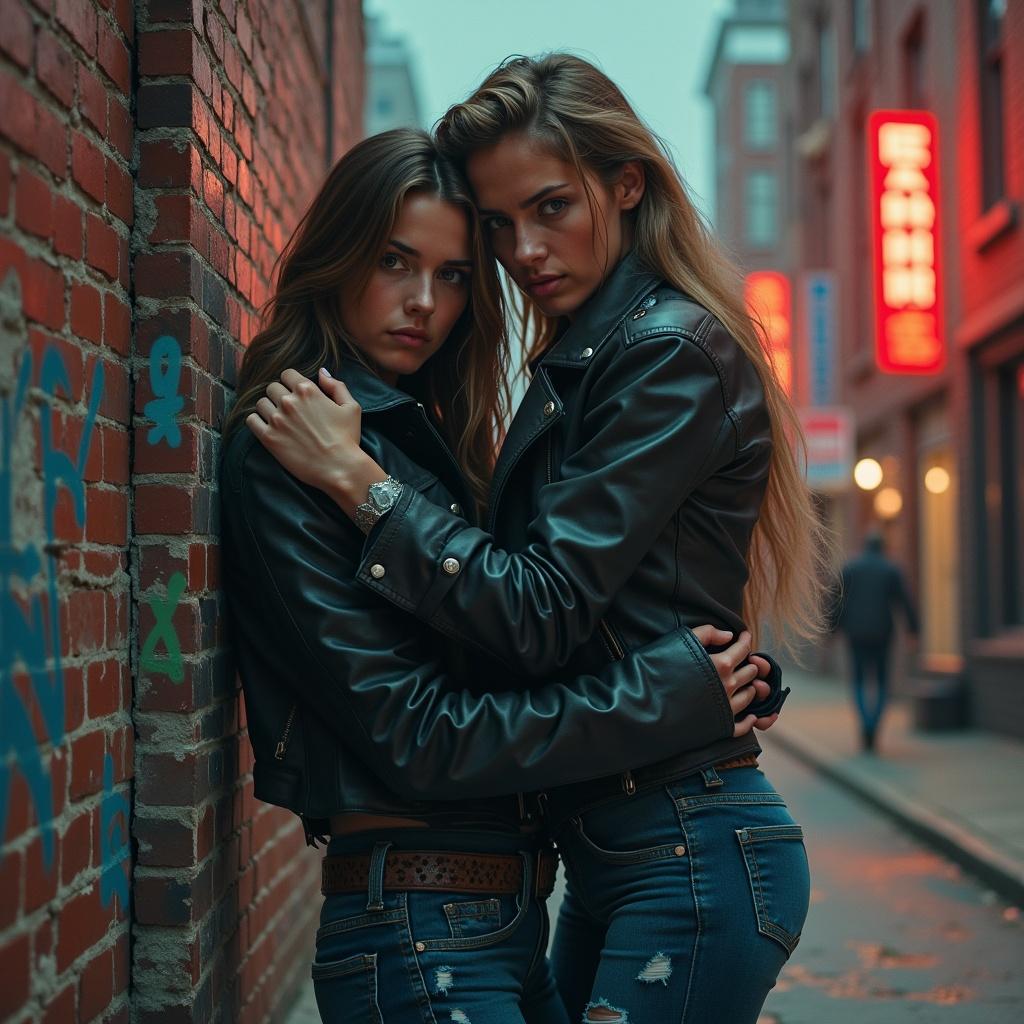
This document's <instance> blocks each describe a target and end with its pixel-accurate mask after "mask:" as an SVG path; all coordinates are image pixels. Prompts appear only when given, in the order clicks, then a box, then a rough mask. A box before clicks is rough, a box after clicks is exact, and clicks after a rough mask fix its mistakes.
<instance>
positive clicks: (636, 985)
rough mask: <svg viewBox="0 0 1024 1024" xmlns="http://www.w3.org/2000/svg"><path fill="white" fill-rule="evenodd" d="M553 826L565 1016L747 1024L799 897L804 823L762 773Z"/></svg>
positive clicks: (681, 784) (694, 783)
mask: <svg viewBox="0 0 1024 1024" xmlns="http://www.w3.org/2000/svg"><path fill="white" fill-rule="evenodd" d="M554 833H555V837H556V840H557V843H558V846H559V850H560V852H561V855H562V860H563V863H564V865H565V871H566V882H567V894H566V898H565V901H564V902H563V904H562V908H561V911H560V914H559V919H558V927H557V930H556V933H555V946H554V952H553V961H554V967H555V975H556V977H557V979H558V986H559V990H560V991H561V993H562V997H563V999H564V1001H565V1005H566V1009H567V1010H568V1012H569V1018H570V1020H572V1021H574V1022H575V1021H580V1020H583V1021H591V1020H594V1021H610V1022H612V1021H617V1022H628V1021H631V1022H633V1024H649V1022H653V1021H673V1022H678V1024H712V1022H721V1024H754V1022H755V1021H756V1020H757V1017H758V1013H759V1011H760V1009H761V1007H762V1005H763V1004H764V1000H765V998H766V997H767V995H768V992H769V991H770V990H771V988H772V987H773V986H774V984H775V981H776V978H777V977H778V974H779V972H780V971H781V970H782V967H783V965H784V964H785V962H786V960H787V959H788V958H789V955H790V953H792V951H793V949H794V948H795V946H796V944H797V941H798V940H799V938H800V931H801V929H802V927H803V923H804V918H805V917H806V916H807V907H808V902H809V898H810V875H809V872H808V867H807V855H806V852H805V850H804V843H803V832H802V831H801V828H800V826H799V825H797V824H796V823H795V822H794V821H793V819H792V817H791V816H790V814H789V811H788V810H787V809H786V805H785V803H784V802H783V800H782V797H780V796H779V795H778V793H776V792H775V790H774V788H773V787H772V785H771V783H770V782H769V781H768V779H767V778H765V776H764V774H763V773H762V772H761V771H760V769H758V768H756V767H741V768H731V769H727V770H726V769H723V770H722V772H721V773H720V774H719V773H718V772H716V771H715V770H714V769H707V770H706V771H705V772H703V773H701V774H697V775H692V776H689V777H687V778H684V779H679V780H677V781H674V782H669V783H667V784H663V785H658V786H652V787H651V788H649V789H646V790H645V789H641V790H639V791H638V792H637V793H636V794H635V795H633V796H628V797H627V796H625V795H623V796H617V797H615V798H613V799H612V800H610V801H607V802H604V803H602V804H600V805H599V806H595V807H592V808H590V809H586V810H583V811H582V812H580V813H578V814H576V815H575V816H573V817H571V818H569V819H568V820H566V821H564V822H563V823H562V824H560V825H558V826H556V828H555V830H554Z"/></svg>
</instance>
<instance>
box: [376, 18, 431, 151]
mask: <svg viewBox="0 0 1024 1024" xmlns="http://www.w3.org/2000/svg"><path fill="white" fill-rule="evenodd" d="M363 126H364V128H365V131H366V134H367V135H376V134H377V133H378V132H386V131H390V130H391V129H392V128H422V127H424V126H423V124H422V114H421V113H420V102H419V94H418V93H417V91H416V77H415V74H414V72H413V65H412V54H411V53H410V52H409V47H408V46H407V45H406V42H405V40H404V39H403V38H402V37H401V36H398V35H394V34H392V33H389V32H388V31H387V30H386V29H385V28H384V24H383V22H382V20H381V19H380V18H379V17H371V18H367V19H366V103H365V107H364V112H363Z"/></svg>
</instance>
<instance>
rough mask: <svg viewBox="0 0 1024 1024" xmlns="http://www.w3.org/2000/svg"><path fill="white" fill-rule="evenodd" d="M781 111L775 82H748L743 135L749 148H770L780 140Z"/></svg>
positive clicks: (744, 104) (745, 92) (744, 97)
mask: <svg viewBox="0 0 1024 1024" xmlns="http://www.w3.org/2000/svg"><path fill="white" fill-rule="evenodd" d="M778 121H779V112H778V104H777V101H776V92H775V83H774V82H772V81H769V80H768V79H764V78H757V79H754V80H753V81H751V82H747V86H746V89H745V90H744V96H743V137H744V140H745V141H746V144H747V147H748V148H749V149H770V148H771V147H772V146H774V145H775V144H776V142H777V141H778Z"/></svg>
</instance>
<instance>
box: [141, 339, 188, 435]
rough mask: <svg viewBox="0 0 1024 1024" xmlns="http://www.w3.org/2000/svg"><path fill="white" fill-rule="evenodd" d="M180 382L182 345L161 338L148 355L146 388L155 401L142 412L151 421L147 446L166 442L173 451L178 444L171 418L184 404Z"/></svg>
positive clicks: (176, 430)
mask: <svg viewBox="0 0 1024 1024" xmlns="http://www.w3.org/2000/svg"><path fill="white" fill-rule="evenodd" d="M180 380H181V346H180V345H179V344H178V342H177V341H176V340H175V339H174V338H172V337H171V336H170V335H169V334H164V335H161V337H159V338H157V339H156V341H155V342H154V343H153V351H152V352H150V354H149V386H150V388H151V389H152V391H153V394H154V395H156V398H154V399H153V400H152V401H150V402H147V403H146V406H145V409H144V410H143V411H144V412H145V414H146V416H148V417H149V419H151V420H153V421H154V425H153V426H152V427H150V428H149V433H148V434H147V435H146V440H147V441H149V443H150V444H158V443H159V442H160V441H166V442H167V443H168V444H169V445H170V446H171V447H172V448H177V447H178V445H180V444H181V428H180V427H179V426H178V424H177V423H176V422H175V419H174V418H175V416H177V415H178V413H179V412H181V410H182V408H183V407H184V405H185V399H184V398H182V396H181V395H179V394H178V382H179V381H180Z"/></svg>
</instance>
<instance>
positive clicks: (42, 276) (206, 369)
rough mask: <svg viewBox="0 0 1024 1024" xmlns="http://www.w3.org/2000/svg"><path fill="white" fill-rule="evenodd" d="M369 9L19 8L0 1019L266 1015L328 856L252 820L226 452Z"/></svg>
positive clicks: (344, 99) (288, 968)
mask: <svg viewBox="0 0 1024 1024" xmlns="http://www.w3.org/2000/svg"><path fill="white" fill-rule="evenodd" d="M362 61H363V33H362V12H361V5H360V3H359V0H309V2H306V0H303V2H297V0H285V2H282V3H275V4H268V3H263V2H258V0H253V2H248V0H246V2H241V0H237V2H236V0H148V2H146V3H131V2H129V0H102V2H101V0H74V2H58V3H56V4H54V3H45V4H42V3H36V2H30V0H5V3H4V4H3V18H2V25H0V114H2V116H0V742H2V750H0V964H2V965H3V968H2V969H3V984H2V985H0V1019H2V1020H11V1021H18V1022H19V1024H29V1022H33V1024H44V1022H53V1024H67V1022H77V1021H81V1022H88V1021H103V1022H117V1024H128V1022H129V1021H131V1022H132V1024H199V1022H203V1024H207V1022H210V1024H214V1022H223V1024H228V1022H232V1024H234V1022H239V1024H241V1022H253V1024H254V1022H257V1021H280V1020H283V1019H284V1016H285V1014H286V1013H287V1011H288V1009H289V1006H290V1002H291V997H292V996H293V995H294V993H295V991H296V988H297V986H298V985H300V984H302V983H303V982H305V981H306V979H308V976H309V974H308V972H309V962H310V958H311V956H312V950H313V937H314V932H315V928H316V921H317V912H318V903H319V900H318V899H317V891H318V883H319V857H318V856H317V855H316V854H315V853H313V852H312V851H307V850H306V847H305V841H304V836H303V832H302V829H301V826H300V823H299V820H298V819H297V818H296V817H295V816H294V815H292V814H289V813H287V812H284V811H281V810H279V809H277V808H274V807H271V806H269V805H262V804H257V803H256V801H255V800H254V799H253V795H252V793H253V781H252V755H251V750H250V747H249V743H248V739H247V736H246V719H245V706H244V701H243V699H242V696H241V693H240V691H239V688H238V686H237V682H236V677H235V671H234V666H233V663H232V658H231V652H230V646H229V637H228V636H227V635H226V633H225V630H224V627H223V621H224V615H223V610H224V607H223V595H222V592H221V589H220V579H219V570H218V546H217V538H218V524H217V520H218V516H217V507H218V495H217V474H216V464H217V452H218V447H219V443H220V425H221V422H222V417H223V413H224V410H225V407H226V405H227V403H228V402H229V401H230V396H231V393H232V391H233V388H234V386H235V382H236V379H237V367H238V362H239V359H240V357H241V354H242V350H243V347H244V345H245V344H246V343H247V342H248V341H249V340H250V339H251V338H252V336H253V332H254V330H255V325H256V322H257V311H258V308H259V306H260V304H261V302H262V301H263V299H264V298H265V297H266V295H267V293H268V288H269V286H270V281H271V272H272V267H273V264H274V260H275V258H276V257H277V255H278V254H279V253H280V251H281V249H282V246H283V245H284V243H285V241H286V240H287V238H288V236H289V234H290V233H291V231H292V229H293V227H294V226H295V224H296V223H297V221H298V218H299V217H300V216H301V214H302V212H303V210H304V208H305V206H306V205H307V204H308V202H309V200H310V199H311V198H312V196H313V194H314V193H315V191H316V189H317V188H318V187H319V185H320V183H321V181H322V179H323V177H324V175H325V174H326V171H327V169H328V168H329V166H330V165H331V164H332V163H333V161H334V160H335V159H336V158H337V157H338V156H339V155H340V154H341V153H342V152H343V151H344V150H345V149H346V148H347V147H348V146H349V145H351V143H352V142H353V141H355V140H356V139H357V138H359V136H360V133H361V119H362V104H363V64H362Z"/></svg>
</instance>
